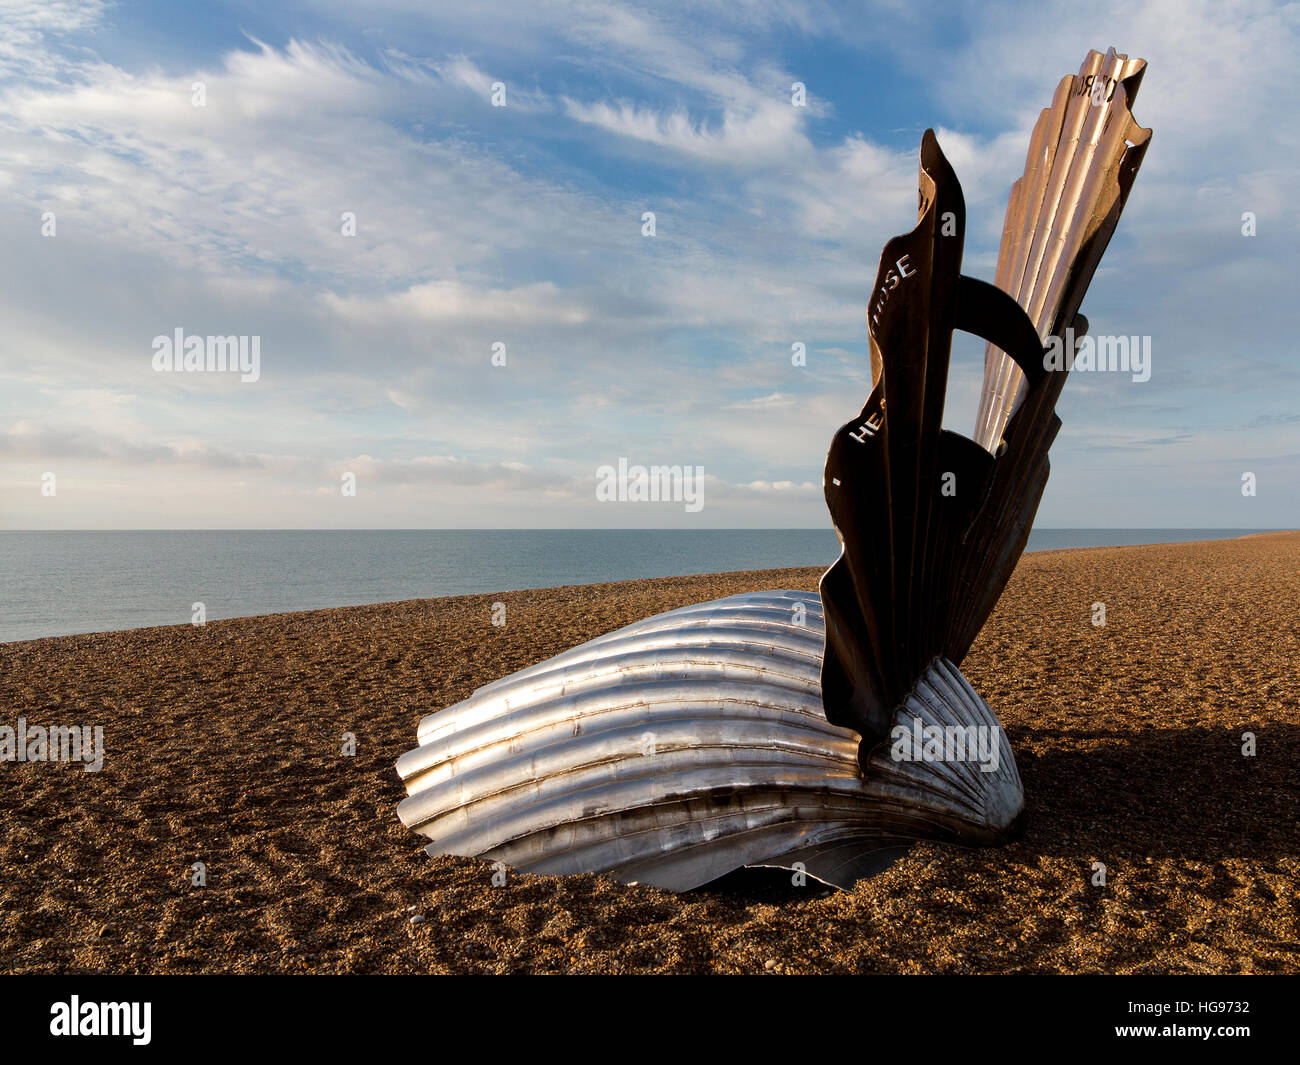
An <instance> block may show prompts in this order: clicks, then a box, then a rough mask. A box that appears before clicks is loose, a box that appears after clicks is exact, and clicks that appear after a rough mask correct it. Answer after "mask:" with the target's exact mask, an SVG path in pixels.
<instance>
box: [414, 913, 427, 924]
mask: <svg viewBox="0 0 1300 1065" xmlns="http://www.w3.org/2000/svg"><path fill="white" fill-rule="evenodd" d="M425 920H427V918H426V917H425V916H424V914H422V913H417V914H416V915H415V916H414V917H412V918H411V924H424V922H425Z"/></svg>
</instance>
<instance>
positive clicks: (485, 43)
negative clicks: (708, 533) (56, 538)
mask: <svg viewBox="0 0 1300 1065" xmlns="http://www.w3.org/2000/svg"><path fill="white" fill-rule="evenodd" d="M465 7H467V8H469V10H456V9H455V8H454V7H453V5H430V4H427V3H419V2H416V0H395V2H390V0H378V2H370V3H366V4H364V5H359V4H355V3H343V2H339V3H335V2H330V0H319V2H304V3H287V4H271V3H258V4H253V3H229V4H208V5H190V4H181V3H163V2H152V3H129V2H122V3H118V4H105V3H98V2H86V0H56V2H41V3H28V2H25V0H0V19H2V20H3V22H4V23H5V24H6V27H7V31H6V34H5V35H4V39H3V41H2V42H0V238H2V239H0V271H2V274H0V280H2V282H3V283H2V284H0V301H3V305H4V321H5V324H6V328H5V330H4V334H3V336H2V337H0V527H3V528H222V527H233V528H249V527H261V528H285V527H296V528H334V527H340V528H346V527H353V528H363V527H380V528H394V527H434V528H436V527H498V526H499V527H534V526H536V527H585V526H593V527H607V526H608V527H629V526H631V527H658V526H665V527H666V526H777V527H784V526H824V525H827V524H828V518H827V515H826V510H825V504H824V502H823V500H822V496H821V488H820V483H821V470H822V464H823V461H824V459H825V453H826V447H827V444H828V442H829V440H830V436H831V434H832V432H833V431H834V430H835V429H836V428H837V427H838V426H839V425H840V424H841V423H843V422H844V421H846V420H848V419H849V418H850V417H852V415H853V414H855V413H856V412H857V410H858V409H859V407H860V406H861V404H862V402H863V401H864V399H865V397H866V394H867V391H868V388H869V384H870V370H869V363H868V359H867V354H866V320H865V309H866V302H867V297H868V294H869V292H870V288H871V284H872V281H873V279H874V277H875V271H876V264H877V258H878V256H879V252H880V247H881V245H882V244H883V243H884V241H885V240H887V239H888V238H889V237H891V236H893V235H895V234H898V233H902V232H905V231H907V230H908V229H910V228H911V225H912V224H913V221H914V213H915V195H916V192H915V183H916V151H917V145H918V143H919V139H920V134H921V132H922V131H923V130H924V129H925V128H926V127H927V126H933V127H934V128H935V129H936V130H937V131H938V134H939V138H940V142H941V144H942V145H943V148H944V150H945V151H946V153H947V154H948V156H949V159H950V160H951V161H952V163H953V165H954V166H955V168H956V170H957V173H958V175H959V177H960V178H961V180H962V184H963V188H964V190H965V194H966V200H967V208H968V214H969V218H968V231H967V244H966V255H965V271H966V272H967V273H970V274H973V275H975V276H979V277H984V278H986V279H991V277H992V273H993V264H994V261H995V257H996V249H997V242H998V237H999V234H1000V231H1001V226H1002V218H1003V210H1004V208H1005V203H1006V197H1007V192H1008V190H1009V188H1010V185H1011V183H1012V181H1014V180H1015V178H1016V177H1018V176H1019V174H1020V171H1021V169H1022V168H1023V165H1024V155H1025V149H1026V146H1027V143H1028V136H1029V130H1030V128H1031V126H1032V124H1033V121H1034V119H1035V118H1036V116H1037V113H1038V111H1039V110H1040V109H1041V108H1042V107H1044V106H1046V105H1047V103H1048V102H1049V101H1050V99H1051V94H1052V90H1053V89H1054V87H1055V85H1056V83H1057V81H1058V80H1059V78H1060V77H1061V76H1062V75H1064V74H1067V73H1072V72H1074V71H1075V70H1076V69H1077V68H1078V66H1079V63H1080V61H1081V60H1082V59H1083V57H1084V55H1085V54H1086V52H1087V51H1088V49H1089V48H1098V49H1102V50H1104V49H1105V48H1106V47H1108V46H1111V45H1114V46H1115V47H1116V48H1118V49H1119V50H1120V51H1125V52H1128V53H1129V54H1130V55H1139V56H1143V57H1145V58H1146V59H1148V60H1149V63H1150V67H1149V70H1148V73H1147V75H1146V79H1145V81H1144V83H1143V86H1142V90H1141V93H1140V95H1139V97H1138V100H1137V103H1136V106H1135V109H1134V110H1135V114H1136V117H1137V118H1138V120H1139V121H1140V122H1141V123H1142V124H1143V125H1146V126H1150V127H1153V128H1154V130H1155V133H1154V136H1153V140H1152V146H1151V149H1150V151H1149V152H1148V155H1147V158H1146V161H1145V163H1144V165H1143V169H1142V172H1141V174H1140V175H1139V177H1138V180H1137V184H1136V187H1135V191H1134V193H1133V195H1132V198H1131V199H1130V201H1129V204H1128V206H1127V208H1126V211H1125V214H1124V217H1123V219H1122V221H1121V223H1120V228H1119V232H1118V233H1117V234H1116V237H1115V239H1114V240H1113V241H1112V243H1111V246H1110V249H1109V251H1108V253H1107V256H1106V259H1105V260H1104V262H1103V264H1102V267H1101V269H1100V270H1099V271H1098V274H1097V276H1096V278H1095V279H1094V281H1093V284H1092V288H1091V290H1090V292H1089V296H1088V298H1087V300H1086V301H1085V303H1084V312H1085V313H1086V314H1087V315H1088V317H1089V319H1090V321H1091V323H1092V327H1093V329H1094V331H1096V332H1100V333H1113V334H1123V335H1149V336H1151V338H1152V364H1153V365H1152V374H1151V379H1150V380H1149V381H1146V382H1140V383H1139V382H1133V381H1131V380H1130V379H1129V378H1128V377H1127V376H1124V375H1119V374H1092V375H1082V374H1077V375H1074V376H1073V377H1072V378H1071V380H1070V382H1069V383H1068V385H1067V387H1066V390H1065V393H1064V395H1063V397H1062V400H1061V403H1060V405H1059V408H1058V410H1059V413H1060V416H1061V419H1062V421H1063V423H1064V428H1063V430H1062V432H1061V434H1060V436H1059V437H1058V439H1057V441H1056V444H1055V446H1054V447H1053V449H1052V465H1053V473H1052V478H1051V481H1050V483H1049V485H1048V489H1047V493H1046V495H1045V497H1044V500H1043V504H1042V507H1041V509H1040V511H1039V517H1038V524H1039V525H1040V526H1045V527H1047V526H1158V527H1162V526H1163V527H1168V526H1187V527H1204V526H1224V527H1257V528H1262V527H1296V526H1300V491H1298V490H1297V489H1300V403H1298V402H1297V400H1300V367H1298V365H1297V358H1296V352H1295V346H1296V341H1295V337H1296V336H1297V335H1298V333H1300V328H1298V327H1300V300H1297V294H1296V278H1297V276H1298V275H1300V253H1298V252H1297V250H1296V249H1297V241H1298V239H1300V224H1298V223H1300V214H1298V211H1297V206H1296V197H1295V195H1294V192H1295V190H1296V189H1297V188H1298V187H1300V181H1298V180H1297V179H1298V178H1300V174H1298V173H1297V170H1298V169H1300V167H1298V165H1297V161H1298V160H1300V144H1298V143H1297V141H1298V137H1297V134H1298V132H1300V121H1298V120H1297V118H1296V114H1295V109H1294V105H1293V101H1292V97H1293V92H1292V84H1291V83H1292V80H1293V78H1294V68H1295V61H1296V57H1297V56H1298V55H1300V41H1298V40H1297V25H1298V24H1300V13H1298V12H1300V9H1298V8H1297V7H1296V5H1276V4H1265V3H1254V2H1228V3H1216V4H1208V3H1206V4H1198V3H1154V4H1147V5H1143V4H1139V3H1123V4H1121V3H1107V2H1100V3H1090V4H1077V3H1059V4H1058V3H1042V4H1036V5H1033V6H1032V8H1031V7H1030V6H1028V5H1015V4H1010V5H1004V4H972V5H969V6H966V5H951V4H944V5H931V4H923V3H874V4H854V5H847V4H844V5H841V4H820V3H812V4H803V3H799V2H789V3H787V2H781V3H739V2H728V3H725V4H724V3H717V4H710V3H702V4H701V3H695V4H690V5H677V4H660V5H654V6H646V7H639V6H632V5H622V4H607V3H551V4H546V5H535V4H526V3H500V2H485V3H475V4H472V5H465ZM429 8H436V9H439V10H434V11H430V10H428V9H429ZM444 8H445V9H446V10H441V9H444ZM796 81H800V82H803V83H804V84H805V85H806V86H807V93H808V106H807V107H804V108H795V107H792V106H791V99H790V88H791V85H792V83H793V82H796ZM196 82H201V83H202V85H203V92H204V101H205V102H204V106H201V107H196V106H194V104H193V85H194V83H196ZM495 82H501V83H503V84H504V85H505V86H506V106H505V107H493V106H492V103H491V87H492V85H493V83H495ZM646 211H653V212H654V214H655V218H656V234H655V236H654V237H653V238H648V237H645V236H643V235H642V226H641V219H642V215H643V213H644V212H646ZM1247 211H1249V212H1253V213H1254V214H1255V216H1256V219H1257V222H1256V225H1257V235H1256V236H1254V237H1251V238H1247V237H1244V236H1243V235H1242V232H1241V229H1242V221H1241V219H1242V215H1243V213H1244V212H1247ZM344 212H350V213H352V214H353V215H355V219H356V234H355V236H344V235H343V234H342V233H341V231H340V230H341V219H342V216H343V214H344ZM47 213H52V214H53V215H54V218H55V225H56V232H55V235H54V236H52V237H51V236H45V235H43V234H42V218H43V216H45V215H46V214H47ZM177 328H182V329H184V330H185V331H186V333H188V334H199V335H206V334H221V335H232V334H233V335H240V334H244V335H249V336H253V335H255V336H258V337H260V344H261V377H260V379H259V380H258V381H257V382H255V383H240V382H239V381H238V379H237V378H233V377H231V376H230V375H224V376H223V375H211V374H160V373H156V372H155V371H154V369H153V366H152V362H151V359H152V354H153V350H152V347H151V343H152V340H153V338H154V337H156V336H158V335H170V334H172V333H173V332H174V330H175V329H177ZM497 342H500V343H504V344H505V345H506V365H505V366H493V365H492V361H491V354H492V345H493V344H494V343H497ZM795 342H800V343H803V344H805V345H806V348H807V352H808V358H807V365H806V366H805V367H796V366H792V365H791V360H790V351H791V344H792V343H795ZM982 369H983V367H982V345H981V344H980V343H979V342H975V341H972V340H968V339H962V340H960V341H959V343H958V344H957V345H956V347H955V349H954V362H953V370H952V376H951V380H950V385H949V398H948V408H947V414H946V417H945V422H946V424H947V425H948V426H949V427H950V428H954V429H957V430H959V431H962V432H967V433H969V432H970V429H971V426H972V424H973V420H974V414H975V409H976V401H977V394H978V387H979V381H980V377H981V375H982ZM620 457H625V458H627V459H628V460H629V462H631V463H633V464H636V463H641V464H646V465H649V464H682V465H690V466H703V467H704V469H705V471H706V480H705V506H704V508H703V509H702V510H701V511H699V512H698V513H688V512H686V511H685V509H684V508H683V507H682V506H680V505H673V504H670V503H662V504H659V503H657V504H637V503H623V504H618V503H607V502H606V503H602V502H598V501H597V500H596V498H595V491H594V489H595V484H596V480H597V478H596V470H597V467H599V466H601V465H604V464H607V463H608V464H613V463H616V462H617V460H618V459H619V458H620ZM1247 471H1249V472H1252V473H1254V474H1255V475H1256V480H1257V486H1258V487H1257V494H1256V495H1255V496H1253V497H1246V496H1243V495H1242V493H1241V477H1242V474H1243V473H1244V472H1247ZM45 473H54V474H55V475H56V484H57V487H56V493H55V495H53V496H49V495H44V494H42V491H41V485H42V475H43V474H45ZM345 473H352V474H354V475H355V477H356V483H357V493H356V495H355V496H344V495H343V494H342V493H341V491H340V484H341V479H342V477H343V475H344V474H345Z"/></svg>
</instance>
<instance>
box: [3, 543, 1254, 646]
mask: <svg viewBox="0 0 1300 1065" xmlns="http://www.w3.org/2000/svg"><path fill="white" fill-rule="evenodd" d="M1256 531H1258V530H1253V529H1035V530H1034V531H1033V533H1032V534H1031V535H1030V538H1029V550H1030V551H1042V550H1050V549H1053V548H1061V547H1097V546H1104V545H1109V544H1145V543H1165V542H1177V541H1188V540H1213V539H1224V538H1227V537H1232V536H1241V535H1244V534H1246V533H1248V532H1256ZM837 553H838V549H837V544H836V539H835V534H834V532H832V531H831V530H830V529H740V530H731V529H705V530H684V531H676V530H667V531H666V530H603V529H602V530H524V531H513V530H463V531H462V530H431V531H400V530H399V531H371V530H367V531H357V532H341V531H310V532H300V531H281V532H252V531H233V532H0V641H8V640H30V639H35V638H36V637H40V636H64V635H68V634H70V633H76V632H104V631H107V630H109V629H133V628H138V627H141V626H144V625H178V624H184V623H188V622H189V620H190V611H191V604H192V603H196V602H202V603H204V604H205V605H206V607H207V616H208V618H209V619H210V620H216V619H217V618H235V617H245V616H247V615H250V614H276V613H280V612H282V611H289V610H315V609H318V608H320V607H330V606H352V605H357V604H361V603H385V602H391V601H393V600H398V599H424V598H431V597H434V596H441V595H464V594H468V593H473V592H498V591H510V590H513V589H520V588H546V587H549V586H551V585H557V584H592V583H597V582H600V581H621V580H631V579H633V578H637V577H669V576H676V575H681V574H688V573H718V572H723V571H727V570H748V569H775V568H778V567H782V566H826V565H829V564H830V563H831V562H832V561H834V559H835V557H836V554H837Z"/></svg>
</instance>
